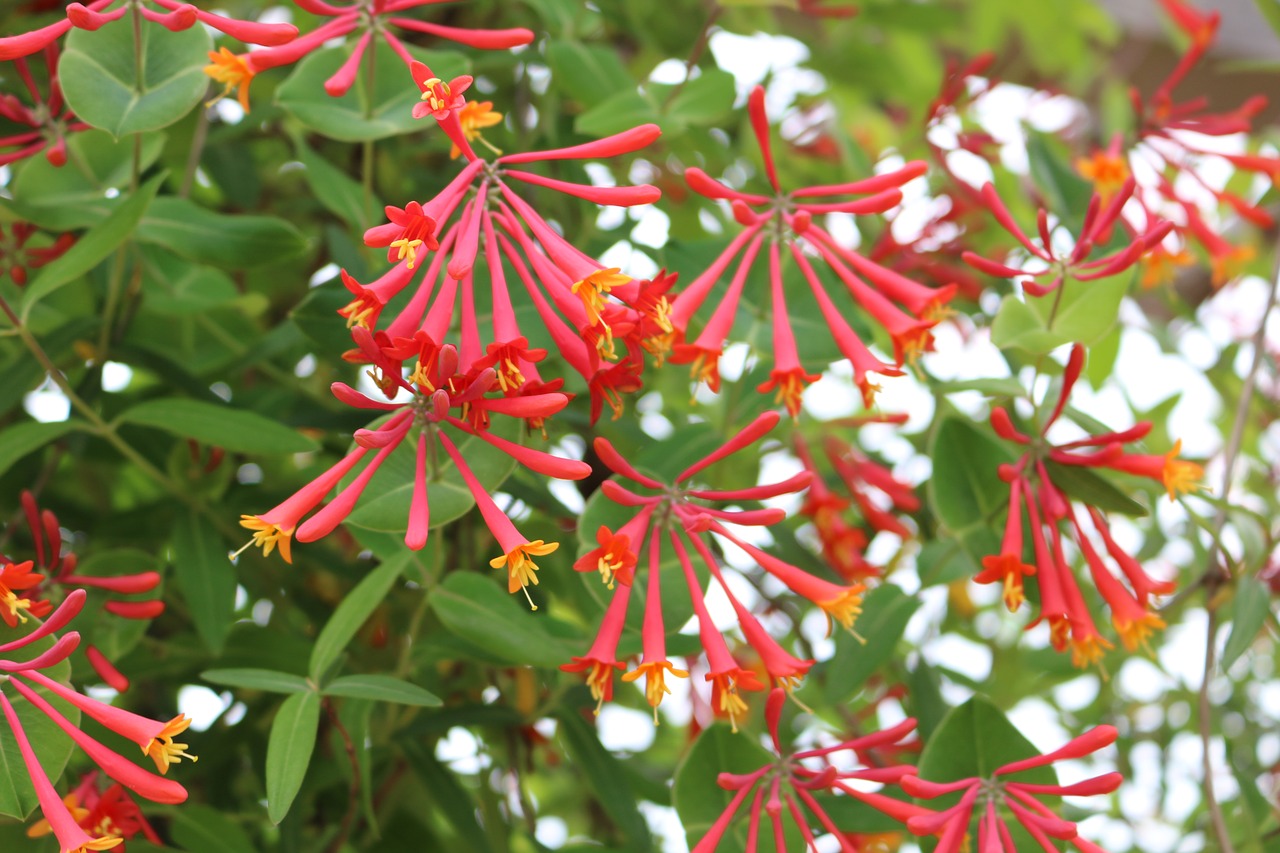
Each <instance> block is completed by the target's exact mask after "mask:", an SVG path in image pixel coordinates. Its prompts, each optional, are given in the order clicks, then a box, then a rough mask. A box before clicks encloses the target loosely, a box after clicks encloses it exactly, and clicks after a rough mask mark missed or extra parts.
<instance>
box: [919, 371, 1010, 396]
mask: <svg viewBox="0 0 1280 853" xmlns="http://www.w3.org/2000/svg"><path fill="white" fill-rule="evenodd" d="M933 388H934V390H935V391H937V392H938V393H940V394H957V393H959V392H961V391H981V392H982V393H983V394H986V395H987V396H988V397H1025V396H1026V395H1027V392H1026V389H1025V388H1023V387H1022V383H1021V382H1019V381H1018V380H1017V379H1014V378H1013V377H1012V376H1006V377H993V378H989V379H955V380H949V381H946V382H937V383H934V386H933Z"/></svg>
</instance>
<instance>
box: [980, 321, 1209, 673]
mask: <svg viewBox="0 0 1280 853" xmlns="http://www.w3.org/2000/svg"><path fill="white" fill-rule="evenodd" d="M1083 366H1084V348H1083V347H1081V346H1078V345H1077V346H1075V347H1073V348H1072V350H1071V356H1070V359H1069V361H1068V363H1067V367H1066V370H1065V372H1064V374H1063V380H1062V389H1061V392H1060V394H1059V396H1058V399H1057V401H1056V403H1055V405H1054V407H1053V411H1052V413H1051V414H1050V415H1049V417H1048V418H1047V419H1046V420H1045V422H1044V424H1043V425H1042V426H1041V428H1040V430H1039V434H1038V435H1036V436H1034V437H1032V436H1029V435H1027V434H1025V433H1023V432H1021V431H1020V430H1019V429H1018V428H1017V427H1016V426H1015V425H1014V423H1013V420H1012V418H1011V417H1010V415H1009V413H1008V412H1007V411H1006V410H1005V409H1003V408H999V407H997V408H994V409H993V410H992V412H991V424H992V426H993V427H994V428H995V430H996V432H997V434H999V435H1000V437H1001V438H1004V439H1006V440H1008V441H1012V442H1015V443H1017V444H1019V445H1021V446H1022V447H1023V448H1024V452H1023V455H1022V457H1021V458H1020V459H1019V460H1018V461H1017V462H1016V463H1014V464H1011V465H1003V466H1001V470H1000V476H1001V478H1002V479H1003V480H1005V481H1006V482H1008V483H1009V515H1008V520H1007V521H1006V523H1005V533H1004V540H1003V542H1002V544H1001V547H1000V553H999V554H994V555H990V556H987V557H985V558H983V560H982V566H983V569H982V571H981V572H980V573H979V574H978V575H977V577H976V578H975V580H977V582H978V583H1000V584H1002V586H1003V588H1004V601H1005V605H1006V606H1007V607H1008V608H1009V609H1010V610H1017V609H1018V607H1019V606H1020V605H1021V604H1022V602H1023V601H1025V600H1026V596H1025V594H1024V591H1023V578H1024V577H1028V576H1035V578H1036V580H1037V587H1038V589H1039V593H1040V596H1039V598H1040V613H1039V616H1038V617H1037V620H1036V621H1037V622H1038V621H1040V620H1041V619H1043V620H1046V621H1048V623H1049V631H1050V639H1051V641H1052V644H1053V647H1054V648H1055V649H1057V650H1058V651H1063V650H1065V649H1066V648H1067V647H1068V646H1070V648H1071V656H1072V661H1073V662H1074V663H1075V664H1076V665H1077V666H1084V665H1087V664H1090V663H1097V662H1098V661H1099V660H1100V659H1101V658H1102V655H1103V654H1104V652H1105V650H1106V649H1108V648H1110V647H1111V643H1110V642H1108V641H1107V640H1106V639H1105V638H1104V637H1103V636H1102V635H1101V634H1100V633H1099V632H1098V629H1097V626H1096V625H1095V624H1094V621H1093V617H1092V616H1091V615H1090V613H1089V608H1088V605H1087V604H1086V603H1085V600H1084V597H1083V596H1082V595H1081V593H1080V588H1079V586H1078V585H1077V582H1076V577H1075V574H1074V572H1073V571H1072V569H1071V565H1070V562H1069V560H1068V558H1067V555H1066V551H1065V549H1064V547H1063V539H1064V529H1065V534H1066V538H1067V539H1069V540H1070V541H1071V542H1073V543H1074V544H1075V546H1076V547H1077V548H1078V549H1079V551H1080V553H1082V554H1083V555H1084V560H1085V563H1086V564H1087V565H1088V568H1089V576H1090V578H1091V579H1092V580H1093V583H1094V585H1095V586H1096V587H1097V590H1098V593H1099V594H1100V595H1101V596H1102V598H1103V600H1104V601H1105V602H1106V603H1107V606H1108V607H1109V608H1110V609H1111V620H1112V623H1113V624H1114V625H1115V629H1116V633H1117V634H1118V635H1119V637H1120V639H1121V642H1122V643H1123V644H1124V646H1125V648H1126V649H1128V650H1130V651H1133V650H1134V649H1136V648H1138V647H1140V646H1144V645H1145V644H1146V641H1147V637H1148V636H1149V635H1150V633H1151V632H1152V631H1154V630H1157V629H1159V628H1163V627H1164V622H1163V621H1162V620H1161V619H1160V617H1159V616H1157V615H1156V614H1155V613H1153V612H1151V611H1150V610H1149V609H1148V608H1149V606H1150V602H1151V597H1152V596H1153V595H1164V594H1168V593H1170V592H1172V591H1173V589H1174V584H1173V583H1172V582H1167V581H1159V580H1156V579H1155V578H1152V577H1151V576H1150V575H1148V574H1147V572H1146V571H1145V570H1144V569H1143V568H1142V566H1141V564H1139V563H1138V561H1137V560H1135V559H1134V558H1133V557H1132V556H1130V555H1129V554H1127V553H1126V552H1125V551H1124V550H1123V549H1122V548H1121V547H1120V546H1119V545H1117V544H1116V541H1115V539H1114V538H1113V537H1112V535H1111V530H1110V528H1109V526H1108V525H1107V520H1106V516H1105V515H1104V514H1103V513H1102V512H1101V511H1100V510H1099V509H1097V508H1095V507H1090V506H1086V507H1085V508H1084V511H1083V512H1080V511H1078V510H1077V508H1076V507H1075V506H1073V504H1072V501H1071V498H1070V496H1069V495H1068V493H1067V491H1066V489H1065V488H1064V487H1063V486H1062V485H1060V484H1059V483H1058V482H1055V478H1056V480H1057V481H1061V482H1066V481H1067V480H1068V478H1069V477H1070V475H1071V472H1072V470H1073V469H1078V468H1102V469H1110V470H1114V471H1122V472H1125V473H1128V474H1134V475H1137V476H1141V477H1147V478H1150V479H1153V480H1155V481H1157V482H1159V483H1161V484H1163V485H1164V487H1165V489H1166V490H1167V491H1168V494H1169V498H1170V500H1173V499H1174V498H1175V497H1177V496H1178V495H1180V494H1185V493H1187V492H1190V491H1192V490H1194V489H1196V488H1197V487H1198V482H1199V480H1200V477H1201V476H1202V474H1203V470H1202V469H1201V467H1200V466H1199V465H1197V464H1195V463H1193V462H1187V461H1184V460H1181V459H1179V458H1178V452H1179V450H1180V449H1181V446H1180V443H1177V444H1175V445H1174V447H1173V448H1172V449H1171V450H1170V451H1169V452H1168V453H1167V454H1164V455H1163V456H1160V455H1150V454H1142V453H1129V452H1126V451H1125V449H1124V445H1126V444H1130V443H1132V442H1135V441H1140V440H1141V439H1142V438H1143V437H1144V436H1145V435H1146V434H1147V433H1148V432H1150V430H1151V424H1149V423H1139V424H1137V425H1136V426H1134V427H1131V428H1130V429H1127V430H1123V431H1121V432H1108V433H1102V434H1099V435H1089V436H1086V437H1085V438H1082V439H1078V440H1075V441H1069V442H1065V443H1061V444H1052V443H1050V442H1049V441H1048V440H1047V439H1046V438H1045V435H1046V433H1047V432H1048V430H1049V428H1050V427H1052V426H1053V424H1054V423H1055V422H1056V421H1057V420H1058V418H1059V417H1060V416H1061V415H1062V412H1063V410H1064V408H1065V407H1066V405H1067V400H1068V398H1069V397H1070V395H1071V390H1072V387H1073V386H1074V385H1075V382H1076V380H1077V379H1078V378H1079V376H1080V371H1081V369H1082V368H1083ZM1024 509H1025V510H1026V514H1027V518H1028V520H1029V524H1028V525H1027V527H1028V528H1029V530H1030V535H1031V544H1032V553H1033V554H1034V558H1033V563H1031V564H1028V563H1026V562H1024V560H1023V551H1024V529H1026V528H1024V525H1023V510H1024ZM1082 518H1083V520H1084V521H1085V522H1086V523H1087V525H1088V526H1089V527H1091V528H1092V529H1093V533H1094V534H1095V535H1097V536H1098V537H1100V538H1101V540H1102V543H1103V546H1104V548H1103V550H1105V552H1106V553H1107V555H1108V556H1109V557H1110V558H1111V560H1112V561H1113V562H1114V563H1115V564H1116V565H1117V566H1118V567H1119V568H1120V571H1121V574H1122V575H1123V576H1124V578H1125V581H1127V583H1128V586H1126V585H1125V583H1123V582H1121V580H1120V579H1119V578H1117V577H1116V576H1115V575H1114V574H1113V573H1112V572H1111V570H1110V569H1109V568H1107V566H1106V564H1105V563H1104V561H1103V559H1102V556H1101V555H1100V554H1099V552H1098V548H1096V547H1095V545H1094V543H1093V542H1092V541H1091V538H1090V535H1089V532H1088V531H1087V529H1086V527H1085V525H1084V524H1082V523H1081V521H1082Z"/></svg>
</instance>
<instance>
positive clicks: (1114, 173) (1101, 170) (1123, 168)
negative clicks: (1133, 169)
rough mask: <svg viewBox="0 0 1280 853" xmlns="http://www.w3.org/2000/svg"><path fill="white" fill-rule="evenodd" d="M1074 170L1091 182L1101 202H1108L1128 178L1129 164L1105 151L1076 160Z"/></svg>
mask: <svg viewBox="0 0 1280 853" xmlns="http://www.w3.org/2000/svg"><path fill="white" fill-rule="evenodd" d="M1076 170H1077V171H1078V172H1080V174H1081V175H1083V176H1084V177H1085V178H1087V179H1088V180H1090V181H1092V182H1093V188H1094V189H1095V190H1096V191H1097V193H1098V196H1099V200H1100V201H1101V202H1102V203H1103V204H1106V203H1107V202H1109V201H1110V200H1111V197H1112V196H1113V195H1115V194H1116V193H1117V192H1119V190H1120V188H1121V187H1123V186H1124V182H1125V181H1127V180H1128V179H1129V164H1128V163H1126V162H1125V160H1124V158H1123V157H1121V156H1119V155H1118V154H1108V153H1107V152H1105V151H1099V152H1097V153H1096V154H1094V155H1093V156H1092V157H1081V158H1080V159H1079V160H1076Z"/></svg>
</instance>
